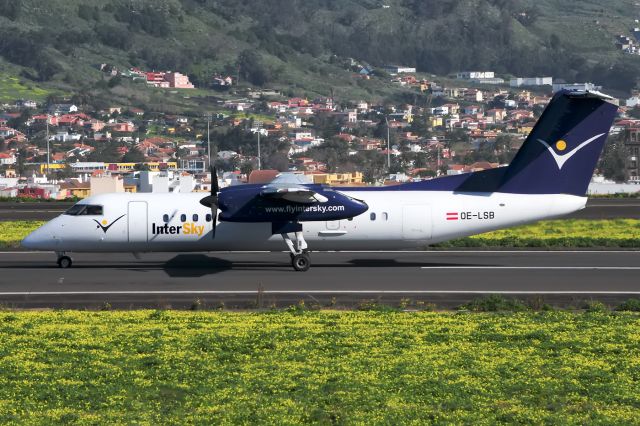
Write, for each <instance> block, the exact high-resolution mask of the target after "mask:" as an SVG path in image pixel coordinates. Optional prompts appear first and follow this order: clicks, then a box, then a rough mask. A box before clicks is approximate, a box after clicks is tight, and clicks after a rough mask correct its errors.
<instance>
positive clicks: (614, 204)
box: [0, 198, 640, 222]
mask: <svg viewBox="0 0 640 426" xmlns="http://www.w3.org/2000/svg"><path fill="white" fill-rule="evenodd" d="M72 205H73V203H62V202H46V203H44V202H43V203H31V202H29V203H14V202H1V203H0V222H1V221H7V220H50V219H53V218H54V217H56V216H58V215H60V214H62V213H63V212H64V211H65V210H67V209H68V208H69V207H71V206H72ZM568 217H570V218H575V219H614V218H635V219H638V218H640V199H639V198H629V199H622V198H610V199H607V198H594V199H590V200H589V202H588V203H587V208H586V209H584V210H582V211H579V212H577V213H574V214H572V215H570V216H568Z"/></svg>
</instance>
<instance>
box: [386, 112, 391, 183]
mask: <svg viewBox="0 0 640 426" xmlns="http://www.w3.org/2000/svg"><path fill="white" fill-rule="evenodd" d="M384 121H385V122H386V123H387V169H389V170H391V142H390V137H389V120H387V117H386V116H385V117H384Z"/></svg>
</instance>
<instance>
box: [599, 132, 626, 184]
mask: <svg viewBox="0 0 640 426" xmlns="http://www.w3.org/2000/svg"><path fill="white" fill-rule="evenodd" d="M627 155H628V151H627V148H626V147H625V146H624V139H623V138H622V137H618V138H615V139H613V140H609V141H608V143H607V144H606V145H605V147H604V153H603V154H602V157H601V160H600V171H601V172H602V174H603V175H604V177H606V178H607V179H612V180H614V181H616V182H626V181H627V179H628V170H627V167H626V160H627Z"/></svg>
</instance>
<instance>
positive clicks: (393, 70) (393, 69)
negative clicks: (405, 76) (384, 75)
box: [382, 65, 416, 74]
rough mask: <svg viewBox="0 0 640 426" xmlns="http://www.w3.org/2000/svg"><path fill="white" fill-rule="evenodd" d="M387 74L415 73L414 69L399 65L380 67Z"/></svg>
mask: <svg viewBox="0 0 640 426" xmlns="http://www.w3.org/2000/svg"><path fill="white" fill-rule="evenodd" d="M382 69H384V70H385V71H386V72H388V73H389V74H401V73H415V72H416V69H415V68H414V67H403V66H399V65H385V66H383V67H382Z"/></svg>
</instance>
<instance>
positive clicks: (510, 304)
mask: <svg viewBox="0 0 640 426" xmlns="http://www.w3.org/2000/svg"><path fill="white" fill-rule="evenodd" d="M461 308H463V309H468V310H470V311H474V312H497V311H526V310H528V309H529V307H528V306H527V305H526V304H524V303H523V302H521V301H520V300H517V299H513V298H507V297H504V296H502V295H499V294H492V295H490V296H487V297H482V298H479V299H474V300H472V301H471V302H469V303H466V304H464V305H462V306H461Z"/></svg>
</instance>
